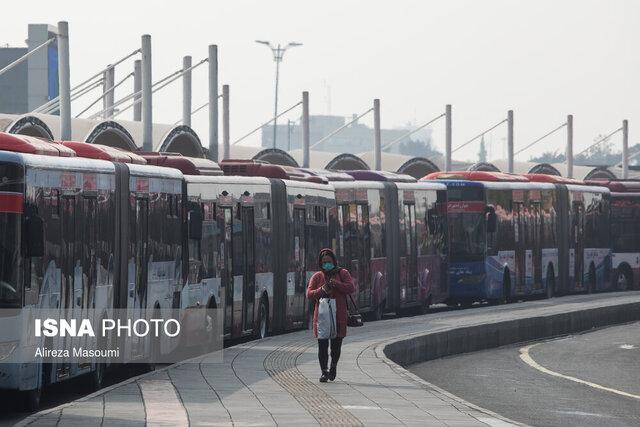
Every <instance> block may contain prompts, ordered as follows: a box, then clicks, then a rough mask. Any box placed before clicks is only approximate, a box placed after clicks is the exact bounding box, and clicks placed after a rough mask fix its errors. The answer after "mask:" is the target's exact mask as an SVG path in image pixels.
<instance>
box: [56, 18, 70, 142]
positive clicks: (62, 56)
mask: <svg viewBox="0 0 640 427" xmlns="http://www.w3.org/2000/svg"><path fill="white" fill-rule="evenodd" d="M58 79H59V80H58V85H59V90H60V139H61V140H63V141H69V140H71V77H70V71H69V23H68V22H66V21H60V22H58Z"/></svg>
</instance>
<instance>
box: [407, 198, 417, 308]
mask: <svg viewBox="0 0 640 427" xmlns="http://www.w3.org/2000/svg"><path fill="white" fill-rule="evenodd" d="M404 224H405V244H406V269H407V270H406V278H407V281H406V294H405V302H415V301H417V300H418V277H417V266H418V254H417V240H416V205H414V204H413V203H412V204H408V203H407V204H405V205H404Z"/></svg>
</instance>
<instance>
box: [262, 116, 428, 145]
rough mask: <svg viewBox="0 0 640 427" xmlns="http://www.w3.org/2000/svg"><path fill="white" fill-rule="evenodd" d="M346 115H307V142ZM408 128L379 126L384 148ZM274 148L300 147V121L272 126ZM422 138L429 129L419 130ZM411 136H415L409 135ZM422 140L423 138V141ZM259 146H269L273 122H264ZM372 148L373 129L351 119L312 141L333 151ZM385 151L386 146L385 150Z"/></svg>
mask: <svg viewBox="0 0 640 427" xmlns="http://www.w3.org/2000/svg"><path fill="white" fill-rule="evenodd" d="M348 121H349V120H348V118H346V117H344V116H325V115H318V116H310V117H309V136H310V138H309V139H310V141H311V145H313V144H314V143H316V142H318V141H320V140H321V139H322V138H325V137H326V136H328V135H329V134H331V133H332V132H334V131H335V130H336V129H339V128H340V127H342V126H344V125H345V124H346V123H347V122H348ZM409 130H410V129H381V131H380V133H381V140H382V146H383V148H384V145H385V144H388V143H389V142H391V141H394V140H396V139H397V138H399V137H401V136H403V135H405V134H406V133H407V132H409ZM276 132H277V135H276V143H277V146H276V148H279V149H281V150H284V151H290V150H295V149H300V148H302V127H301V126H300V122H299V121H296V122H293V121H288V122H286V123H280V124H278V125H277V127H276ZM423 136H426V138H425V137H423V138H417V139H426V140H427V141H429V140H430V139H431V130H430V129H426V130H425V131H423ZM413 138H416V137H415V136H413ZM406 141H411V139H409V138H407V139H406V140H405V141H402V142H399V143H397V144H394V145H393V146H392V147H390V149H389V150H388V151H389V152H391V153H400V147H401V145H402V143H403V142H406ZM425 142H426V141H425ZM262 147H264V148H273V125H269V126H265V127H264V128H263V129H262ZM372 148H373V129H372V128H370V127H368V126H366V125H364V124H361V123H358V122H355V123H353V124H351V125H349V126H348V127H346V128H345V129H343V130H341V131H340V132H338V133H337V134H336V135H334V136H332V137H331V138H329V139H327V140H326V141H323V142H321V143H320V144H318V145H316V146H315V147H314V148H313V149H314V150H318V151H329V152H333V153H352V154H356V153H362V152H366V151H370V150H371V149H372ZM385 151H387V150H385Z"/></svg>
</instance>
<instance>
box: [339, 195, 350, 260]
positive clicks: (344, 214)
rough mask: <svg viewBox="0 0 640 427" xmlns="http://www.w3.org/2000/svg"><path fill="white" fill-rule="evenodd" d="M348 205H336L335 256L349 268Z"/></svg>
mask: <svg viewBox="0 0 640 427" xmlns="http://www.w3.org/2000/svg"><path fill="white" fill-rule="evenodd" d="M348 228H349V205H338V242H337V248H336V256H337V257H338V263H339V264H340V265H342V266H344V267H345V268H347V269H349V270H350V265H349V264H348V263H349V258H350V254H351V250H350V247H349V238H348V236H349V231H348Z"/></svg>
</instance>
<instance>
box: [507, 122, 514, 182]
mask: <svg viewBox="0 0 640 427" xmlns="http://www.w3.org/2000/svg"><path fill="white" fill-rule="evenodd" d="M507 168H508V172H509V173H513V110H509V111H507Z"/></svg>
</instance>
